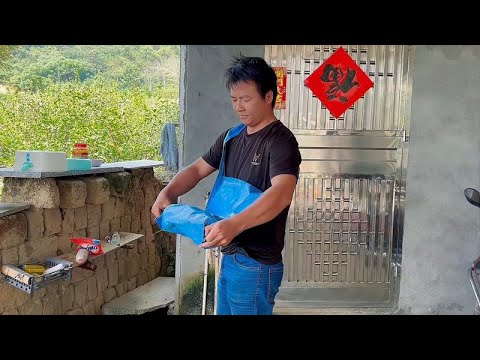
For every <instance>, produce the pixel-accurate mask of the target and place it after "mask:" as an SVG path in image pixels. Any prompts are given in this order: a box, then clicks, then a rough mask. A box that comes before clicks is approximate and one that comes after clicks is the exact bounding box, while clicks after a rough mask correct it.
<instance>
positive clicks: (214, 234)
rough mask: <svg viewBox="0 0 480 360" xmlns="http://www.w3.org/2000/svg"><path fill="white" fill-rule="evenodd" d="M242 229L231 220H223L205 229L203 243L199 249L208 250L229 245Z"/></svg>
mask: <svg viewBox="0 0 480 360" xmlns="http://www.w3.org/2000/svg"><path fill="white" fill-rule="evenodd" d="M242 231H243V228H242V227H241V226H240V225H239V224H237V223H236V222H235V221H233V220H232V219H225V220H221V221H218V222H216V223H215V224H211V225H208V226H206V227H205V242H204V243H202V244H201V245H200V247H201V248H204V249H209V248H213V247H217V246H226V245H228V244H230V242H231V241H232V240H233V238H234V237H235V236H237V235H238V234H240V233H241V232H242Z"/></svg>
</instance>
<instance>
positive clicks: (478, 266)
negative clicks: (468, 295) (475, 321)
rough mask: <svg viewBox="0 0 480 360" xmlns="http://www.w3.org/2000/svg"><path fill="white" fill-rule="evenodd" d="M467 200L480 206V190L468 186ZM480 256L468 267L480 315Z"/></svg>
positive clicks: (476, 313)
mask: <svg viewBox="0 0 480 360" xmlns="http://www.w3.org/2000/svg"><path fill="white" fill-rule="evenodd" d="M463 193H464V194H465V198H466V199H467V201H468V202H469V203H470V204H472V205H474V206H477V207H479V208H480V192H478V190H476V189H472V188H467V189H465V190H464V192H463ZM479 276H480V256H479V257H477V259H476V260H475V261H474V262H473V264H472V266H470V267H469V269H468V277H469V279H470V285H471V286H472V289H473V293H474V294H475V299H476V300H477V303H476V304H475V310H474V312H475V315H480V292H479V289H480V279H479Z"/></svg>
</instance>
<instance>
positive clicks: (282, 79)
mask: <svg viewBox="0 0 480 360" xmlns="http://www.w3.org/2000/svg"><path fill="white" fill-rule="evenodd" d="M273 70H274V71H275V75H277V91H278V93H277V98H276V99H275V110H281V109H285V108H286V103H287V101H286V100H287V68H286V67H284V66H274V67H273Z"/></svg>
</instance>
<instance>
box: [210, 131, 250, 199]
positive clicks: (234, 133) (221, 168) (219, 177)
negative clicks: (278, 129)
mask: <svg viewBox="0 0 480 360" xmlns="http://www.w3.org/2000/svg"><path fill="white" fill-rule="evenodd" d="M245 128H246V126H245V125H244V124H239V125H237V126H234V127H233V128H231V129H230V130H228V132H227V135H226V136H225V139H224V140H223V149H222V158H221V159H220V166H219V168H218V175H217V179H216V180H215V184H214V185H213V188H212V192H211V194H210V196H209V201H210V199H211V198H213V195H214V194H215V192H216V191H217V188H218V186H220V184H221V182H222V178H223V177H224V176H225V174H224V171H225V145H226V144H227V142H228V141H229V140H230V139H233V138H234V137H235V136H237V135H238V134H240V133H241V132H242V131H243V129H245ZM207 205H208V204H207Z"/></svg>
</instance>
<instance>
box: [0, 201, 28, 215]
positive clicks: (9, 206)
mask: <svg viewBox="0 0 480 360" xmlns="http://www.w3.org/2000/svg"><path fill="white" fill-rule="evenodd" d="M29 207H30V204H29V203H27V202H22V203H4V202H0V218H1V217H4V216H8V215H12V214H15V213H18V212H20V211H23V210H26V209H28V208H29Z"/></svg>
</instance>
